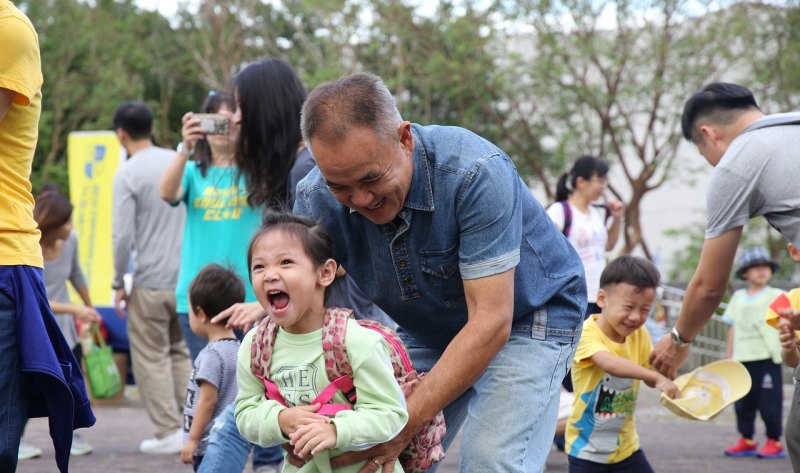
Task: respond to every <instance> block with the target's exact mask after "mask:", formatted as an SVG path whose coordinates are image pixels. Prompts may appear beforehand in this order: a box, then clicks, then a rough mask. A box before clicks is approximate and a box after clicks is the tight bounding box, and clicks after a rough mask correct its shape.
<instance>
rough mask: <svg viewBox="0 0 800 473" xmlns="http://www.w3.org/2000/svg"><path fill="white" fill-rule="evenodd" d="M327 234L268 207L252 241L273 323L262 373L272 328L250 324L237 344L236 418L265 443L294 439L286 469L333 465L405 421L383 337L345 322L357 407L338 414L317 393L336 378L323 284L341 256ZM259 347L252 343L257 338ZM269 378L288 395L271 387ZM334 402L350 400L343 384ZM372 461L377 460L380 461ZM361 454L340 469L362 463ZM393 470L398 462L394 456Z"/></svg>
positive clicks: (253, 264)
mask: <svg viewBox="0 0 800 473" xmlns="http://www.w3.org/2000/svg"><path fill="white" fill-rule="evenodd" d="M332 256H333V248H332V244H331V240H330V237H329V236H328V234H327V233H326V232H325V230H323V228H322V227H321V226H319V225H318V224H316V223H315V222H313V221H311V220H308V219H305V218H302V217H296V216H293V215H290V214H283V213H282V214H269V215H268V216H267V217H266V218H265V221H264V226H263V227H262V228H261V230H260V231H259V232H258V233H256V235H255V236H254V237H253V240H252V241H251V243H250V248H249V250H248V255H247V260H248V265H249V268H250V275H251V282H252V284H253V290H254V292H255V294H256V298H257V299H258V301H259V302H260V303H261V305H262V306H263V307H264V309H265V310H266V312H267V314H268V316H269V318H268V319H265V320H264V321H263V322H262V324H267V323H268V321H269V320H270V319H271V320H272V321H274V323H275V324H276V325H277V333H276V334H275V338H274V344H273V345H272V347H273V348H272V351H271V353H270V355H269V357H270V358H269V364H268V368H267V369H266V370H264V371H265V372H261V374H260V375H259V376H256V374H254V371H256V372H259V369H256V370H253V365H251V363H252V360H253V354H254V353H258V351H257V350H258V348H259V347H263V346H264V344H265V343H271V340H266V338H268V337H271V336H272V335H271V334H270V332H269V331H268V330H264V329H263V328H262V327H259V329H256V330H251V331H250V332H249V333H248V334H247V336H245V338H244V341H243V342H242V348H241V349H240V350H239V362H238V367H237V380H238V384H239V394H238V396H237V398H236V425H237V426H238V428H239V431H240V432H241V433H242V435H243V436H244V437H245V438H246V439H248V440H249V441H251V442H253V443H256V444H258V445H262V446H270V445H277V444H284V443H289V444H290V445H291V446H292V448H293V450H294V454H295V455H297V456H298V457H300V458H302V459H303V460H304V461H305V462H306V463H305V465H303V466H302V467H301V468H297V467H295V466H293V465H291V464H290V463H289V462H284V469H283V471H284V472H294V471H301V472H304V473H305V472H330V471H333V470H332V468H331V466H330V458H331V457H334V456H336V455H339V454H340V453H343V452H346V451H353V450H366V449H368V448H370V447H372V446H374V445H377V444H379V443H383V442H386V441H388V440H390V439H392V438H394V437H395V436H396V435H397V434H398V433H399V432H400V431H401V430H402V428H403V427H404V426H405V423H406V421H407V420H408V413H407V412H406V409H405V398H404V396H403V393H402V391H401V390H400V387H399V386H398V384H397V381H396V380H395V377H394V374H393V370H392V365H391V361H390V359H389V352H388V349H387V347H386V344H385V342H384V340H383V337H382V336H381V335H380V334H378V333H376V332H373V331H371V330H368V329H365V328H363V327H361V326H360V325H358V324H357V323H356V322H355V320H352V319H350V320H349V321H348V322H347V329H346V336H345V345H346V347H347V357H348V358H349V360H350V364H351V366H352V369H353V385H354V386H355V389H356V391H357V393H358V396H357V399H356V401H355V404H354V405H353V407H352V409H351V410H341V411H339V412H336V413H335V414H334V415H333V417H329V416H326V415H322V414H320V413H318V412H317V411H318V410H319V407H320V405H319V403H317V404H312V402H313V401H314V400H315V399H316V398H317V396H319V395H320V393H321V392H322V391H324V390H325V388H326V387H327V386H328V385H329V384H330V381H329V380H328V377H327V373H326V367H325V359H324V354H323V347H322V332H323V322H324V318H325V317H326V312H328V316H330V311H336V310H341V309H335V308H326V306H325V291H326V288H327V287H328V286H329V285H330V284H331V283H332V282H333V279H334V277H335V274H336V262H335V261H334V260H333V259H332ZM254 346H255V347H256V349H255V350H254V349H253V347H254ZM260 378H265V379H267V380H269V381H271V383H274V385H275V386H277V389H278V390H279V391H280V396H282V398H283V400H284V401H285V402H283V403H282V402H279V401H276V400H272V399H269V398H267V397H265V383H264V381H263V380H262V379H260ZM332 402H334V403H338V404H349V401H348V399H347V398H346V397H345V395H344V394H343V393H342V392H341V391H337V393H336V394H335V395H334V397H333V399H332ZM367 461H373V462H375V463H376V465H379V463H378V462H377V461H375V460H367ZM363 466H364V463H361V464H356V465H352V466H348V467H343V468H340V469H336V470H335V471H337V472H356V471H359V470H360V469H361V467H363ZM392 471H394V472H402V471H403V470H402V468H401V467H400V465H399V464H395V466H394V470H392Z"/></svg>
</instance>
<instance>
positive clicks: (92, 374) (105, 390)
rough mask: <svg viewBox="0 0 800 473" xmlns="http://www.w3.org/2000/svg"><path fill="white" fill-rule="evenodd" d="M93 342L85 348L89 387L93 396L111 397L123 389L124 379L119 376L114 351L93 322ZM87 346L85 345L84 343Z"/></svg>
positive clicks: (84, 356)
mask: <svg viewBox="0 0 800 473" xmlns="http://www.w3.org/2000/svg"><path fill="white" fill-rule="evenodd" d="M90 337H91V343H89V344H87V345H89V349H88V350H86V349H85V348H84V353H83V358H84V361H85V362H86V376H87V377H88V378H89V389H90V391H91V393H92V397H95V398H106V397H111V396H113V395H115V394H117V393H118V392H119V390H120V389H122V380H121V379H120V376H119V370H118V369H117V364H116V363H115V362H114V353H113V352H112V351H111V347H110V346H108V345H106V340H105V339H104V338H103V336H102V335H101V334H100V328H99V326H98V325H97V324H96V323H95V324H92V331H91V336H90ZM84 346H85V345H84Z"/></svg>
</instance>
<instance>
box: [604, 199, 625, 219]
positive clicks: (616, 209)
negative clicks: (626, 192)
mask: <svg viewBox="0 0 800 473" xmlns="http://www.w3.org/2000/svg"><path fill="white" fill-rule="evenodd" d="M606 205H607V206H608V210H609V212H610V213H611V216H612V217H614V218H622V216H623V215H624V214H625V204H623V203H622V202H620V201H618V200H617V199H608V200H607V201H606Z"/></svg>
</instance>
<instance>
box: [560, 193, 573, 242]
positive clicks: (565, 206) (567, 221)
mask: <svg viewBox="0 0 800 473" xmlns="http://www.w3.org/2000/svg"><path fill="white" fill-rule="evenodd" d="M558 203H559V204H561V209H562V210H564V228H562V229H561V233H563V234H564V236H565V237H567V238H569V229H570V227H571V226H572V207H570V205H569V202H567V201H566V200H561V201H559V202H558Z"/></svg>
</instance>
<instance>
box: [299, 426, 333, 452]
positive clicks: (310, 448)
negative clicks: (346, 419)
mask: <svg viewBox="0 0 800 473" xmlns="http://www.w3.org/2000/svg"><path fill="white" fill-rule="evenodd" d="M289 438H290V439H291V441H290V442H289V444H290V445H294V454H295V455H297V456H298V457H300V458H307V457H309V456H312V457H313V456H314V455H316V454H317V453H319V452H321V451H323V450H325V449H328V448H332V447H333V446H334V445H336V425H335V424H333V423H330V421H328V422H326V423H324V424H321V423H314V424H306V425H301V426H300V427H298V428H297V430H296V431H295V432H294V433H293V434H291V435H289Z"/></svg>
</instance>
